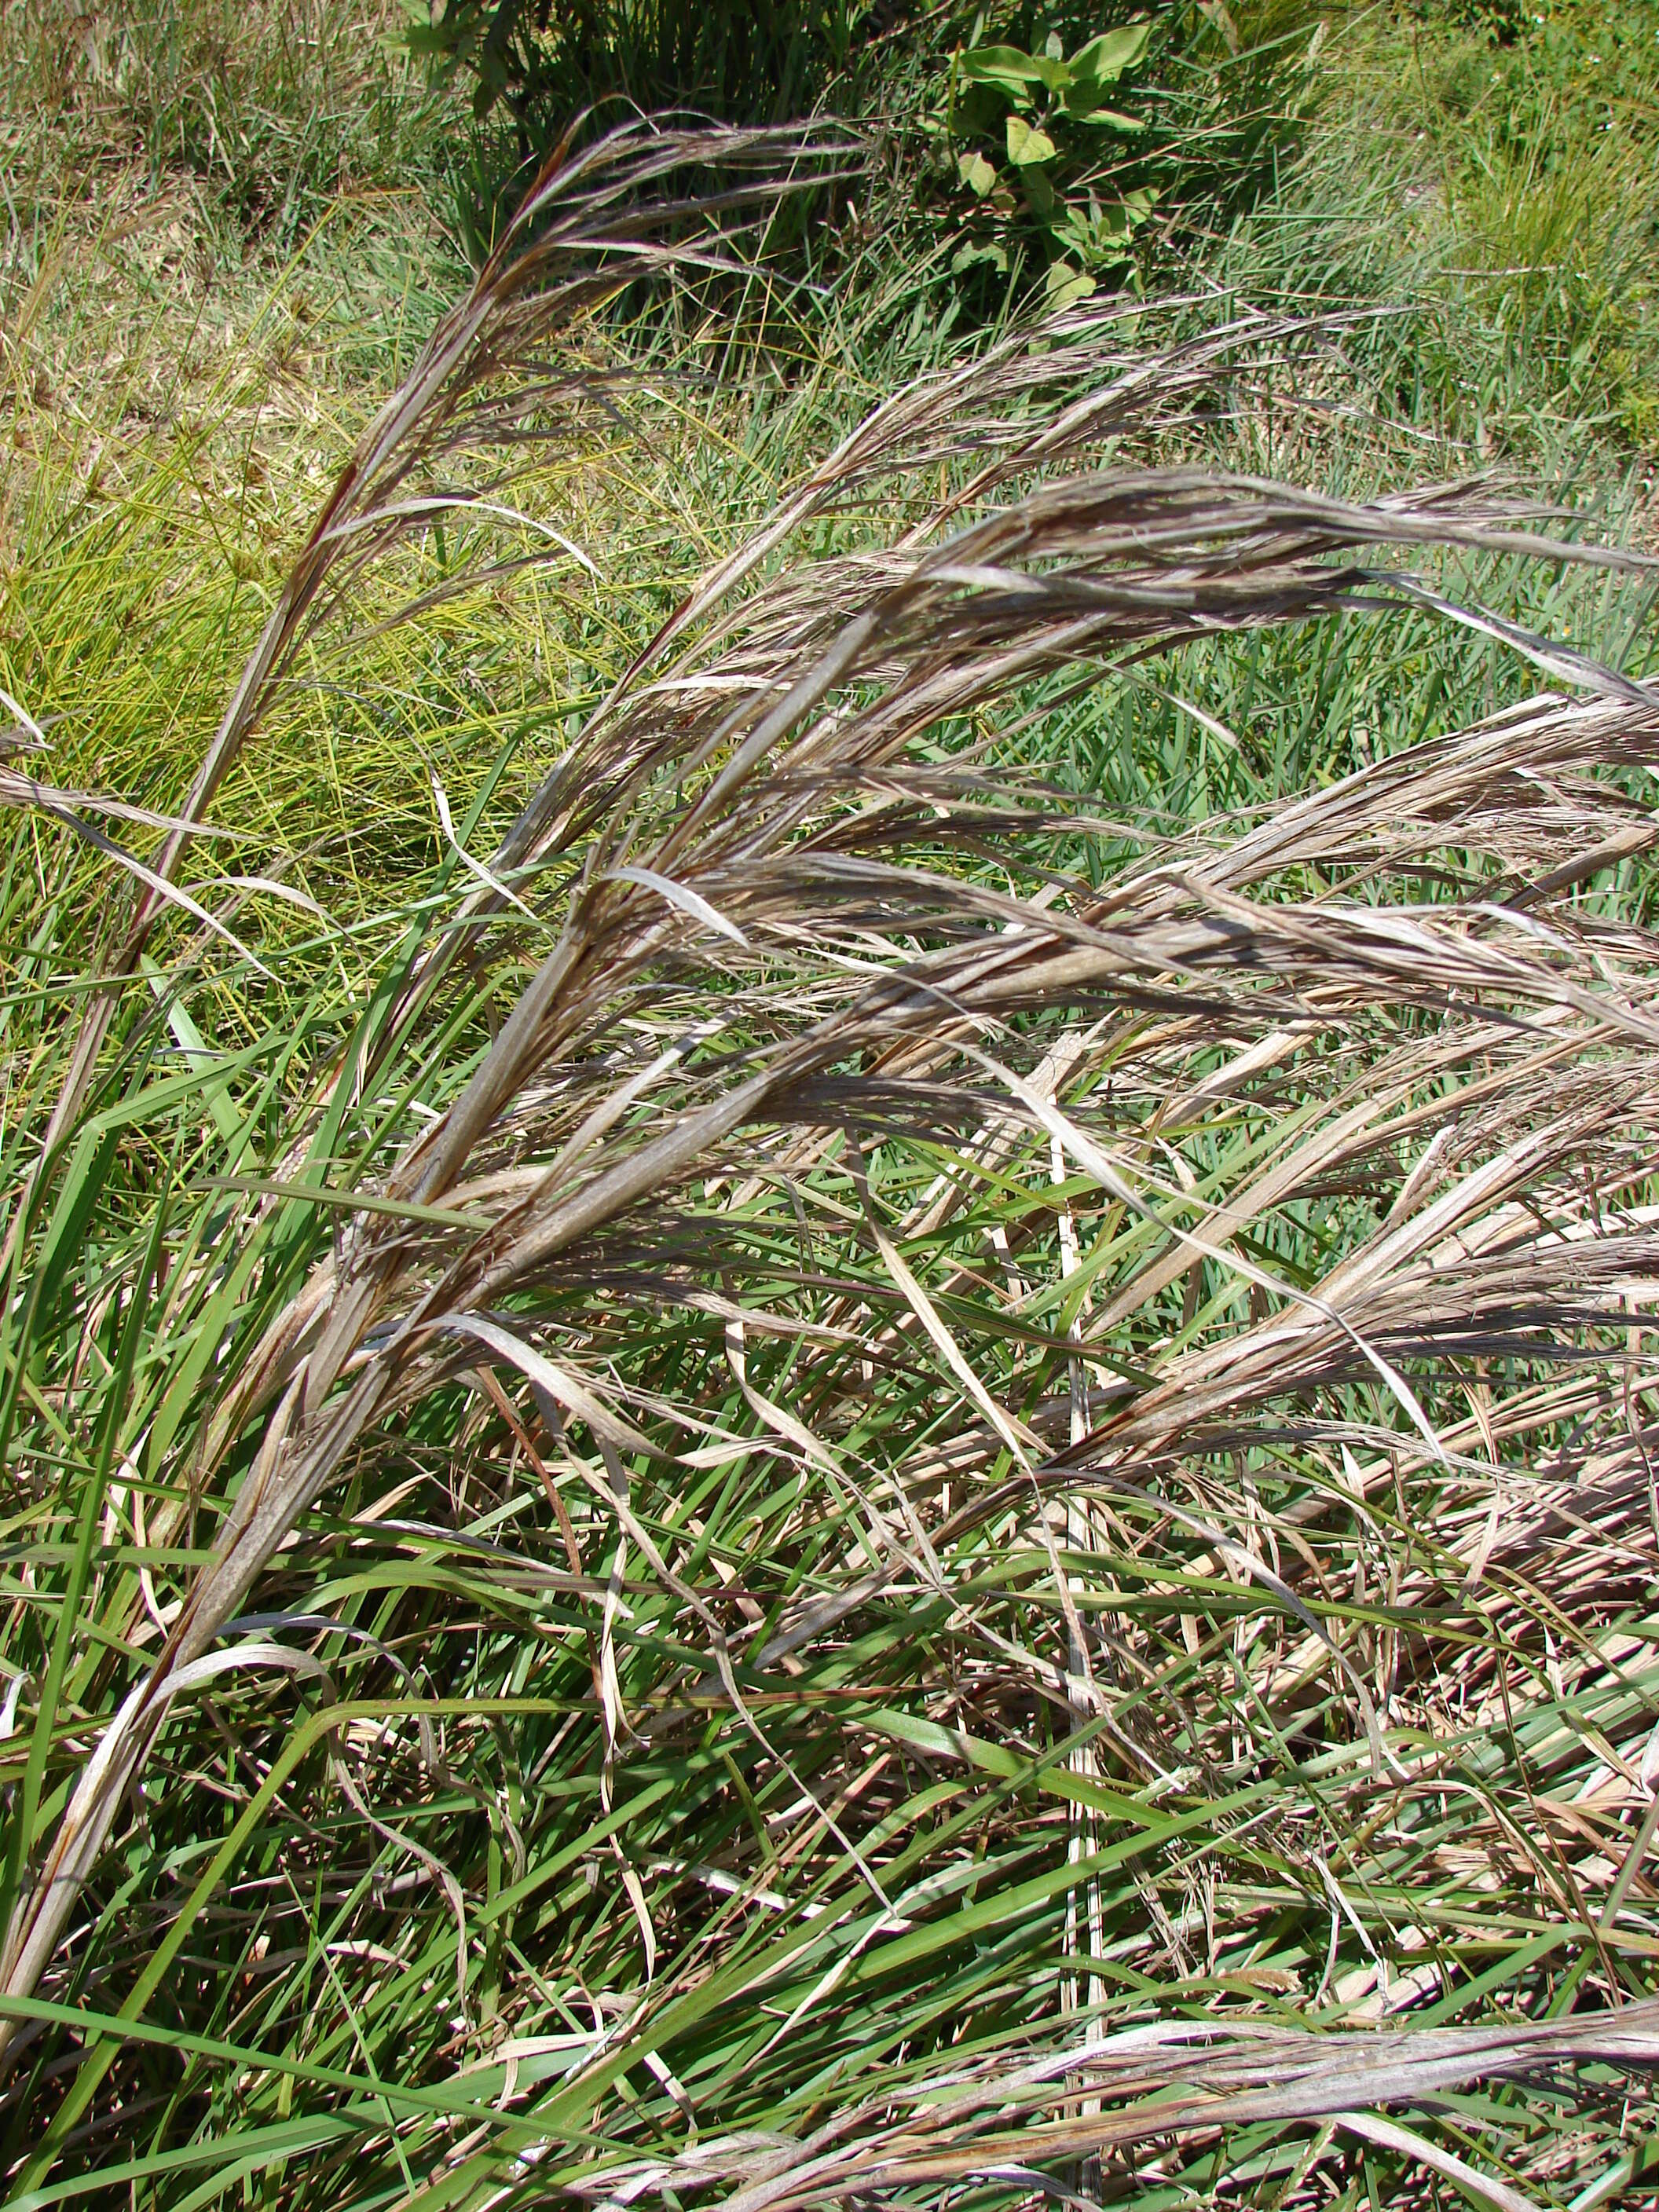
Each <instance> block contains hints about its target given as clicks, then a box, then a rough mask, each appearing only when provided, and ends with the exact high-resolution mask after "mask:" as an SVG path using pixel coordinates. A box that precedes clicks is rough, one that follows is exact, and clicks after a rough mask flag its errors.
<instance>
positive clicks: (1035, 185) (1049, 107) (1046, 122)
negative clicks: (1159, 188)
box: [937, 22, 1156, 304]
mask: <svg viewBox="0 0 1659 2212" xmlns="http://www.w3.org/2000/svg"><path fill="white" fill-rule="evenodd" d="M1150 29H1151V27H1150V25H1148V24H1146V23H1144V22H1142V23H1132V24H1129V25H1127V27H1124V28H1122V29H1120V30H1115V31H1103V32H1101V33H1099V34H1098V35H1097V36H1096V37H1094V38H1092V39H1091V40H1088V41H1087V42H1086V44H1085V45H1083V46H1079V47H1078V48H1077V49H1076V50H1075V52H1073V54H1072V55H1071V56H1070V58H1067V56H1066V52H1065V48H1064V46H1063V45H1062V43H1061V40H1060V34H1059V33H1058V32H1053V31H1051V32H1050V33H1048V37H1047V38H1046V40H1044V42H1043V45H1042V51H1041V52H1031V53H1027V52H1024V50H1023V49H1022V48H1020V47H1018V46H969V48H967V49H966V50H965V51H959V52H957V54H955V55H954V56H953V57H952V59H951V76H950V85H949V91H948V96H947V101H946V107H945V116H944V118H943V119H942V122H941V123H940V124H939V125H938V126H937V127H938V128H939V129H940V130H941V131H942V132H943V134H944V136H945V140H946V142H947V144H949V145H950V146H951V149H953V152H954V173H955V177H956V179H957V183H958V185H960V187H961V188H962V190H963V191H964V192H965V193H966V194H968V195H969V204H968V210H967V220H966V222H965V224H964V235H963V240H962V243H961V244H960V246H958V247H957V252H956V254H955V256H954V258H953V265H954V266H955V267H956V269H957V270H958V271H961V270H966V269H968V268H969V267H971V266H972V265H973V264H975V263H979V262H987V263H989V264H992V265H993V266H994V267H995V268H996V269H997V270H999V271H1000V272H1001V273H1003V274H1005V275H1006V274H1011V273H1012V272H1013V271H1014V270H1015V267H1016V264H1017V260H1018V258H1023V257H1024V256H1025V255H1026V254H1027V253H1029V252H1030V251H1031V250H1032V248H1033V247H1035V250H1036V252H1039V253H1040V254H1041V256H1042V260H1043V263H1044V264H1045V268H1046V276H1045V283H1046V285H1047V289H1048V294H1049V296H1050V298H1051V299H1053V300H1054V301H1055V302H1056V304H1061V303H1064V302H1066V301H1072V300H1075V299H1080V298H1083V297H1085V296H1086V295H1088V294H1089V293H1091V292H1092V291H1093V290H1094V289H1095V284H1096V282H1097V277H1098V276H1100V275H1101V274H1103V272H1104V271H1106V270H1109V269H1112V268H1116V267H1121V266H1122V265H1123V264H1125V263H1126V262H1127V260H1128V259H1129V258H1130V253H1131V245H1132V241H1133V237H1134V234H1135V233H1136V231H1137V230H1139V228H1140V226H1141V225H1142V224H1143V223H1144V222H1146V218H1147V216H1149V215H1150V214H1151V213H1152V206H1153V204H1154V201H1155V198H1156V194H1155V193H1154V192H1153V191H1152V190H1150V189H1147V188H1146V187H1142V188H1139V189H1138V190H1129V191H1113V190H1112V189H1110V186H1109V170H1110V166H1111V156H1112V155H1113V154H1114V153H1115V151H1116V149H1117V148H1118V147H1119V146H1120V145H1121V142H1122V140H1123V139H1124V138H1125V137H1133V136H1136V135H1138V134H1139V133H1140V132H1141V131H1143V130H1144V129H1145V124H1144V122H1143V120H1142V119H1141V118H1139V117H1136V116H1133V115H1129V114H1126V113H1125V112H1123V110H1122V109H1121V108H1120V107H1118V106H1115V104H1114V100H1115V93H1116V88H1117V85H1118V82H1119V81H1120V79H1121V78H1122V77H1123V76H1126V75H1127V73H1128V71H1130V70H1133V68H1135V67H1136V65H1137V64H1139V62H1140V61H1141V59H1142V58H1144V56H1145V54H1146V41H1147V38H1148V36H1149V34H1150Z"/></svg>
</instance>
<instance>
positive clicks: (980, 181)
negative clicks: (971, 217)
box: [957, 154, 997, 199]
mask: <svg viewBox="0 0 1659 2212" xmlns="http://www.w3.org/2000/svg"><path fill="white" fill-rule="evenodd" d="M957 175H958V176H959V177H960V178H961V179H962V181H963V184H964V185H967V186H968V188H969V191H973V192H976V193H977V194H978V196H979V197H980V198H981V199H983V198H984V197H985V195H986V193H987V192H988V191H990V189H991V187H992V186H993V185H994V184H995V182H996V180H997V173H996V169H995V167H994V164H993V163H991V162H989V161H987V160H986V158H985V156H984V155H983V154H958V155H957Z"/></svg>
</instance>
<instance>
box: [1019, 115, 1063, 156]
mask: <svg viewBox="0 0 1659 2212" xmlns="http://www.w3.org/2000/svg"><path fill="white" fill-rule="evenodd" d="M1008 159H1009V160H1010V161H1012V163H1013V164H1014V166H1015V167H1016V168H1020V169H1023V168H1025V167H1028V166H1029V165H1030V163H1031V162H1033V161H1053V160H1054V140H1053V139H1052V138H1051V137H1049V136H1048V132H1047V131H1039V130H1038V129H1037V128H1036V125H1033V124H1030V123H1027V122H1026V121H1025V120H1024V118H1023V117H1022V116H1018V115H1011V116H1010V117H1009V118H1008Z"/></svg>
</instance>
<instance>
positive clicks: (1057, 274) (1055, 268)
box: [1043, 261, 1095, 307]
mask: <svg viewBox="0 0 1659 2212" xmlns="http://www.w3.org/2000/svg"><path fill="white" fill-rule="evenodd" d="M1094 289H1095V280H1094V278H1093V277H1092V276H1089V275H1087V274H1086V273H1085V271H1084V270H1081V269H1077V268H1074V267H1073V264H1071V263H1070V262H1069V261H1051V262H1050V263H1049V264H1048V275H1047V276H1046V277H1045V278H1044V279H1043V290H1044V293H1045V295H1046V296H1047V299H1048V305H1049V306H1050V307H1074V306H1075V305H1076V303H1077V302H1078V301H1079V300H1086V299H1087V298H1088V297H1089V296H1090V295H1091V293H1092V292H1093V290H1094Z"/></svg>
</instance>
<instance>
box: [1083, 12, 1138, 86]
mask: <svg viewBox="0 0 1659 2212" xmlns="http://www.w3.org/2000/svg"><path fill="white" fill-rule="evenodd" d="M1151 35H1152V25H1151V24H1150V23H1131V24H1129V25H1128V26H1127V28H1125V29H1123V30H1121V31H1103V32H1102V33H1101V34H1100V36H1099V37H1098V38H1097V39H1091V40H1090V41H1089V43H1088V45H1087V46H1079V48H1078V50H1077V52H1076V53H1074V54H1073V56H1072V76H1073V80H1074V81H1075V82H1079V83H1080V82H1084V81H1085V80H1087V81H1088V82H1091V83H1094V84H1115V83H1116V82H1117V80H1118V79H1119V77H1121V76H1122V74H1123V72H1124V70H1127V69H1133V67H1134V66H1135V64H1136V63H1137V62H1138V61H1139V59H1140V58H1141V56H1142V55H1143V54H1144V53H1145V52H1146V41H1147V40H1148V39H1149V38H1150V37H1151Z"/></svg>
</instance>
